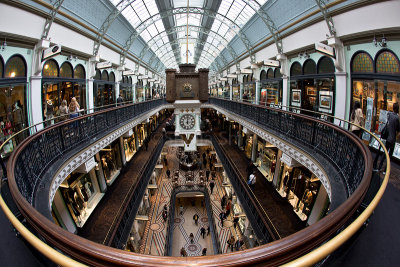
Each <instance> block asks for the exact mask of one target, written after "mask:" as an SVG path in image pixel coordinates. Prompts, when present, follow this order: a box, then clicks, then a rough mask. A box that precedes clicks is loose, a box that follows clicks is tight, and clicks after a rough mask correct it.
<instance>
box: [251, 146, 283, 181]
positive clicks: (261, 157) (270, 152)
mask: <svg viewBox="0 0 400 267" xmlns="http://www.w3.org/2000/svg"><path fill="white" fill-rule="evenodd" d="M277 153H278V149H277V148H276V147H275V146H274V145H272V144H270V143H268V142H267V141H264V140H262V139H260V138H258V141H257V159H256V165H257V167H258V170H259V171H260V172H261V173H262V174H263V175H264V176H265V178H266V179H267V180H268V181H269V182H272V180H273V179H274V174H275V167H276V157H277Z"/></svg>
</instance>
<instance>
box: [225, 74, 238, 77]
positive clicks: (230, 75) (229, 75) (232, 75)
mask: <svg viewBox="0 0 400 267" xmlns="http://www.w3.org/2000/svg"><path fill="white" fill-rule="evenodd" d="M227 77H228V78H237V75H236V74H228V75H227Z"/></svg>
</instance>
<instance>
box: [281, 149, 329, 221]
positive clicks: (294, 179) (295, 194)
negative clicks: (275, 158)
mask: <svg viewBox="0 0 400 267" xmlns="http://www.w3.org/2000/svg"><path fill="white" fill-rule="evenodd" d="M283 157H284V156H283ZM280 168H281V170H280V177H279V180H278V182H277V185H276V190H277V191H278V192H279V194H280V195H281V196H282V197H285V198H286V199H287V200H288V201H289V203H290V204H291V205H292V207H293V210H294V212H295V213H296V214H297V216H299V218H300V219H301V220H303V221H306V220H307V219H308V216H309V215H310V213H311V210H312V207H313V205H314V202H315V199H316V196H317V194H318V191H319V189H320V186H321V182H320V180H319V179H318V178H317V177H316V176H315V175H314V174H312V173H311V172H310V171H309V170H308V169H307V168H305V167H303V166H299V165H297V167H294V166H293V167H291V166H289V165H287V164H286V163H284V160H282V161H281V166H280Z"/></svg>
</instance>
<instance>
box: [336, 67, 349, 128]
mask: <svg viewBox="0 0 400 267" xmlns="http://www.w3.org/2000/svg"><path fill="white" fill-rule="evenodd" d="M335 83H336V86H335V94H336V95H335V99H340V101H335V106H334V108H333V111H334V113H333V115H334V116H335V117H338V118H340V119H346V103H347V87H346V83H347V73H346V72H335ZM334 123H335V124H337V125H339V123H340V120H337V119H335V121H334ZM341 125H342V126H343V123H342V124H341Z"/></svg>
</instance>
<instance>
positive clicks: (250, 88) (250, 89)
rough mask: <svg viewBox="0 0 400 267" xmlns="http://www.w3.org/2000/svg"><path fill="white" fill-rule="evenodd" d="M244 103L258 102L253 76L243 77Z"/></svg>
mask: <svg viewBox="0 0 400 267" xmlns="http://www.w3.org/2000/svg"><path fill="white" fill-rule="evenodd" d="M243 101H245V102H249V103H253V104H255V101H256V82H255V79H254V77H253V74H249V75H245V76H244V77H243Z"/></svg>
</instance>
